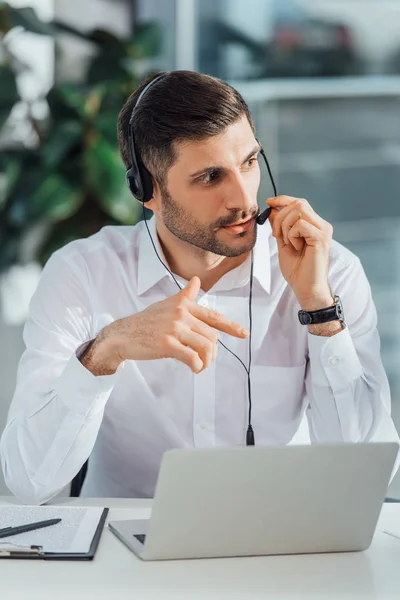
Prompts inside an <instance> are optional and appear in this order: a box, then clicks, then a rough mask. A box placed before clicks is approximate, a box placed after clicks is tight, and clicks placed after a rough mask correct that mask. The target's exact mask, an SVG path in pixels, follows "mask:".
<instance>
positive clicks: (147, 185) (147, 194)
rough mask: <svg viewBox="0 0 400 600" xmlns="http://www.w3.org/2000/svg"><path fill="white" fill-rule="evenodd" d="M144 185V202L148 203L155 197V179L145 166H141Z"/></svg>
mask: <svg viewBox="0 0 400 600" xmlns="http://www.w3.org/2000/svg"><path fill="white" fill-rule="evenodd" d="M140 176H141V177H140V178H141V183H142V193H143V195H142V202H148V201H149V200H151V198H152V197H153V178H152V176H151V175H150V173H149V171H148V170H147V169H146V167H145V166H144V165H141V166H140Z"/></svg>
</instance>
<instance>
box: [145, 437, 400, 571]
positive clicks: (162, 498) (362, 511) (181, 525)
mask: <svg viewBox="0 0 400 600" xmlns="http://www.w3.org/2000/svg"><path fill="white" fill-rule="evenodd" d="M397 452H398V445H397V444H396V443H368V444H364V443H360V444H345V443H339V444H314V445H302V446H284V447H272V446H270V447H260V446H256V447H250V448H247V447H246V448H229V449H211V450H170V451H168V452H166V453H165V455H164V457H163V461H162V465H161V469H160V473H159V478H158V482H157V487H156V493H155V499H154V504H153V509H152V514H151V519H150V523H149V530H148V533H147V536H146V540H145V544H144V550H143V552H142V557H143V558H144V559H148V560H151V559H171V558H201V557H218V556H248V555H263V554H293V553H308V552H336V551H352V550H363V549H365V548H367V547H368V546H369V545H370V543H371V540H372V537H373V533H374V530H375V527H376V523H377V519H378V516H379V513H380V510H381V507H382V503H383V500H384V498H385V494H386V491H387V486H388V483H389V479H390V475H391V472H392V469H393V465H394V462H395V458H396V455H397Z"/></svg>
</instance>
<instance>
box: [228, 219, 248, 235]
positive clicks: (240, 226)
mask: <svg viewBox="0 0 400 600" xmlns="http://www.w3.org/2000/svg"><path fill="white" fill-rule="evenodd" d="M254 223H255V217H251V218H250V219H247V221H241V222H240V223H234V224H233V225H226V226H225V227H221V229H225V230H226V231H230V232H231V233H236V234H237V233H244V232H245V231H250V229H252V228H253V227H254Z"/></svg>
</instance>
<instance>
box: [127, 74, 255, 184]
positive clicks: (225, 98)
mask: <svg viewBox="0 0 400 600" xmlns="http://www.w3.org/2000/svg"><path fill="white" fill-rule="evenodd" d="M161 74H162V73H157V74H155V75H152V76H151V77H149V78H148V79H146V81H144V82H142V83H141V84H140V85H139V87H138V88H137V89H136V90H135V91H134V92H133V93H132V94H131V95H130V96H129V98H128V100H127V101H126V102H125V104H124V106H123V108H122V110H121V111H120V113H119V116H118V128H117V129H118V143H119V148H120V152H121V156H122V160H123V161H124V163H125V165H126V168H127V169H128V168H129V167H130V166H131V164H130V162H131V161H130V154H129V145H128V128H129V119H130V117H131V114H132V110H133V108H134V106H135V105H136V102H137V99H138V97H139V95H140V94H141V92H142V90H143V89H144V88H145V86H146V85H147V84H148V83H149V82H150V81H152V80H153V79H155V78H156V77H158V76H159V75H161ZM163 75H164V77H162V79H160V80H159V81H158V82H157V83H155V84H154V86H153V87H151V88H150V89H149V90H148V92H146V93H145V95H144V96H143V98H142V99H141V100H140V103H139V105H138V107H137V110H136V111H135V115H134V119H133V131H134V138H135V149H136V153H137V154H138V155H139V157H140V159H141V160H142V162H143V164H144V165H145V167H146V168H147V169H148V171H149V172H150V173H151V175H152V176H153V177H154V179H155V180H156V181H158V183H159V184H160V185H161V186H163V185H164V183H165V177H166V174H167V172H168V170H169V169H170V168H171V167H172V165H173V164H174V162H175V160H176V158H177V154H176V149H175V143H177V142H183V141H194V140H202V139H205V138H207V137H210V136H215V135H218V134H220V133H222V132H223V131H224V129H226V127H228V126H229V125H232V124H233V123H235V122H236V121H238V120H239V119H240V118H241V117H243V116H244V115H245V116H246V117H247V119H248V121H249V124H250V126H251V128H252V130H253V131H254V124H253V121H252V118H251V115H250V112H249V109H248V106H247V104H246V102H245V101H244V99H243V98H242V96H241V95H240V94H239V92H238V91H237V90H235V89H234V88H233V87H232V86H230V85H229V84H227V83H225V82H224V81H221V80H220V79H217V78H216V77H211V76H210V75H204V74H201V73H196V72H194V71H171V72H168V73H165V74H164V73H163Z"/></svg>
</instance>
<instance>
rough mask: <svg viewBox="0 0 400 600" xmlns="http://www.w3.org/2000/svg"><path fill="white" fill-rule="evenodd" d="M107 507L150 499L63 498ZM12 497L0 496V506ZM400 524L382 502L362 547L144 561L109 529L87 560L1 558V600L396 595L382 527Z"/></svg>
mask: <svg viewBox="0 0 400 600" xmlns="http://www.w3.org/2000/svg"><path fill="white" fill-rule="evenodd" d="M65 502H66V503H68V504H75V505H85V506H88V505H90V506H109V508H110V513H109V518H110V519H128V518H143V517H147V516H148V515H149V511H150V506H151V504H150V502H149V501H144V500H129V499H111V500H107V499H104V498H102V499H81V498H76V499H67V500H66V501H65ZM10 503H14V500H13V499H12V498H7V497H3V498H1V497H0V504H10ZM393 524H397V525H399V526H400V504H397V505H396V504H385V505H384V507H383V511H382V514H381V518H380V521H379V524H378V528H377V532H376V535H375V538H374V541H373V543H372V545H371V547H370V548H369V550H367V551H366V552H356V553H343V554H314V555H301V556H269V557H252V558H231V559H223V558H219V559H213V560H204V559H203V560H189V561H165V562H142V561H141V560H139V559H138V558H136V557H135V555H134V554H132V553H131V552H130V551H129V550H128V548H126V547H125V546H124V545H123V544H122V543H121V542H120V541H119V540H118V539H117V538H116V537H115V536H114V535H113V534H112V533H111V532H110V531H109V530H108V528H106V529H105V530H104V532H103V535H102V538H101V541H100V546H99V548H98V551H97V554H96V557H95V559H94V560H93V561H92V562H51V561H41V560H37V561H32V560H0V598H2V599H3V598H4V600H6V599H7V600H8V599H9V600H39V599H40V600H48V599H52V600H53V599H57V600H65V599H68V600H85V599H86V598H91V599H92V598H93V599H96V600H103V599H104V600H106V599H107V600H120V599H121V600H122V599H124V600H128V599H132V600H162V599H165V600H198V599H200V598H201V599H207V600H225V599H230V600H239V599H240V600H251V599H253V598H254V599H258V598H260V599H263V600H268V599H270V598H271V599H274V600H289V599H290V600H303V599H304V600H305V599H306V600H325V599H328V598H329V599H330V600H343V599H348V600H357V599H360V600H361V599H362V600H372V599H379V600H388V599H393V600H395V599H396V600H398V599H399V598H400V540H399V539H396V538H393V537H391V536H388V535H386V534H384V533H382V532H381V530H382V528H383V527H390V525H393Z"/></svg>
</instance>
